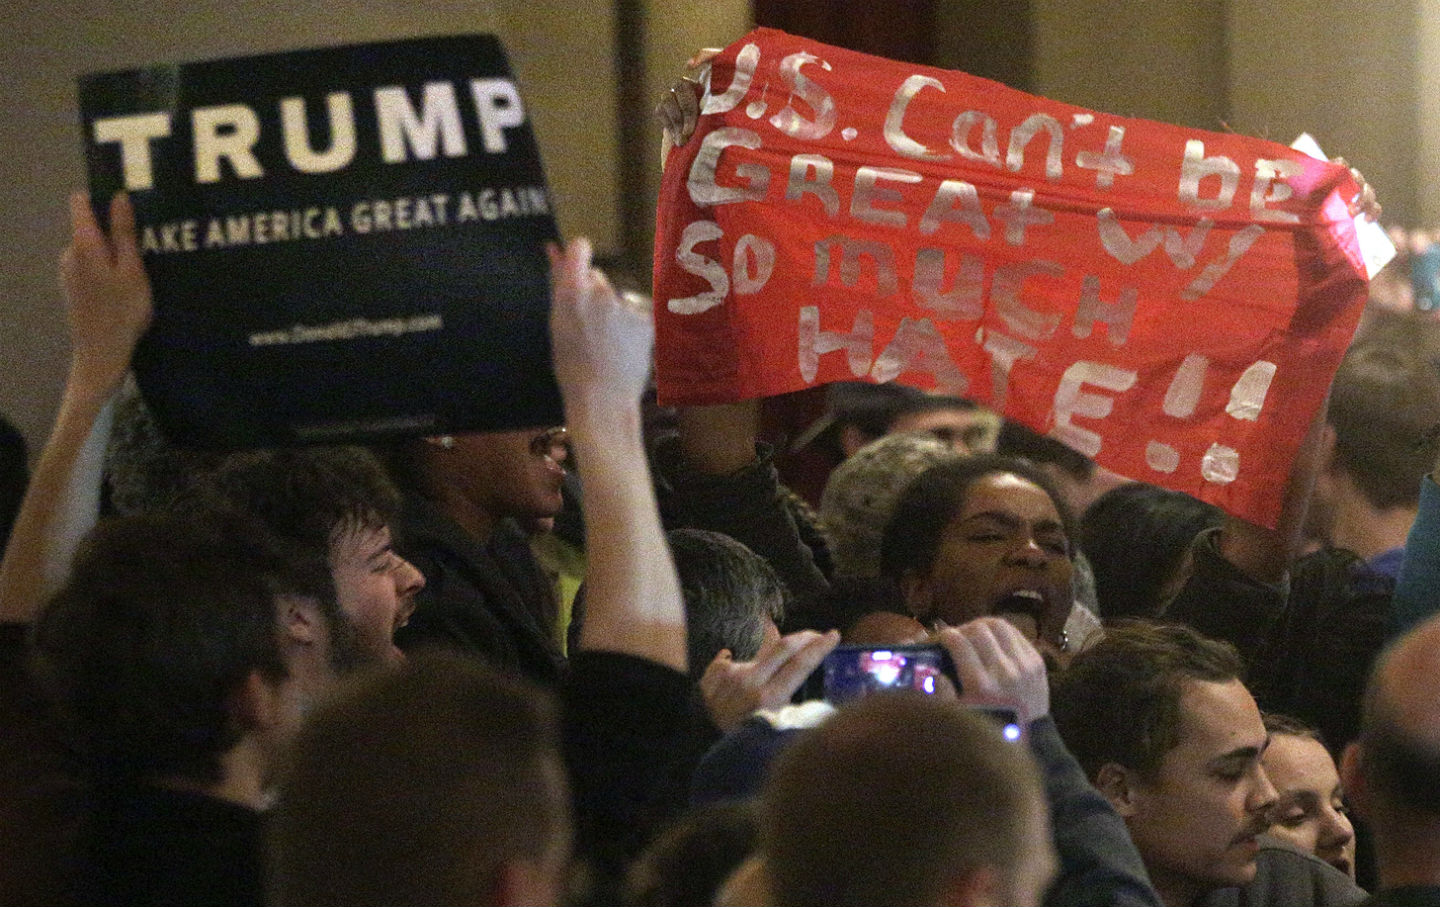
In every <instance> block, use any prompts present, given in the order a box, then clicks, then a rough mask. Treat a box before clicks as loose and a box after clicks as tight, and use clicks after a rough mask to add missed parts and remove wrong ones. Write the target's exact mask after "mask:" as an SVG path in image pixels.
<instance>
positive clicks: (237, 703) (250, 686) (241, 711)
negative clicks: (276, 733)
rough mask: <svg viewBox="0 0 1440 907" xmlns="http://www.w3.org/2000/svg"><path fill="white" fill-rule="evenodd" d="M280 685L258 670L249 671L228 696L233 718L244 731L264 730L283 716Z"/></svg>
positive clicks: (278, 721) (272, 725)
mask: <svg viewBox="0 0 1440 907" xmlns="http://www.w3.org/2000/svg"><path fill="white" fill-rule="evenodd" d="M281 698H282V694H281V692H280V685H279V684H278V683H275V682H273V681H270V680H267V679H266V678H265V676H264V675H263V674H261V673H260V672H259V671H251V672H250V673H248V674H246V675H245V679H244V680H242V681H241V682H240V685H239V686H238V687H236V689H235V692H234V693H233V694H232V695H231V697H230V710H231V714H232V716H233V717H234V720H235V721H236V722H237V723H238V724H239V726H240V727H241V728H242V729H244V730H245V731H264V730H267V729H269V728H272V727H274V726H275V725H276V724H278V723H280V721H281V720H282V718H283V712H284V710H283V707H282V705H281Z"/></svg>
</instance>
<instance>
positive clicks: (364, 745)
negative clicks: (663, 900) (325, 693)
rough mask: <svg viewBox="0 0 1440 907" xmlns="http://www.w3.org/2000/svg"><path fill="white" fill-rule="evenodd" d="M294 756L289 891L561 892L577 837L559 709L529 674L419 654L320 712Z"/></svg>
mask: <svg viewBox="0 0 1440 907" xmlns="http://www.w3.org/2000/svg"><path fill="white" fill-rule="evenodd" d="M421 716H431V718H430V720H420V719H421ZM438 716H443V720H437V717H438ZM291 764H292V768H291V771H290V773H289V775H288V777H287V780H286V793H285V796H284V797H282V798H281V800H280V802H279V804H278V806H277V807H276V810H275V813H274V815H273V817H272V828H271V830H272V841H273V844H274V847H273V853H274V854H275V864H274V867H273V870H274V871H273V877H274V879H275V886H274V888H273V890H272V892H271V895H272V901H273V902H274V903H277V904H282V905H283V904H555V903H560V901H561V899H562V895H563V894H564V891H563V889H562V887H561V883H562V882H563V880H564V878H565V871H564V870H565V868H566V866H567V864H568V861H569V858H570V847H571V843H570V815H569V807H568V802H567V792H566V783H565V767H564V763H563V761H562V759H561V750H560V728H559V722H558V720H557V714H556V710H555V708H554V703H553V702H552V701H551V700H550V699H549V697H547V696H546V695H544V694H543V693H541V692H540V691H539V690H538V689H534V688H532V687H531V686H530V685H529V684H527V683H524V682H522V681H520V680H519V679H518V678H512V677H507V676H504V675H502V674H500V673H499V672H497V671H495V670H494V669H492V668H490V667H488V666H486V665H484V664H482V663H480V662H478V661H475V660H474V659H468V658H464V657H462V656H459V655H453V654H450V655H445V654H440V653H434V654H428V655H421V656H418V657H416V658H415V659H412V660H411V662H410V663H409V664H408V665H407V666H406V667H405V668H404V669H403V670H402V671H399V672H387V673H383V674H374V675H370V676H368V677H364V678H361V680H360V681H359V682H358V683H356V684H355V685H354V686H353V687H352V688H351V689H349V690H347V691H345V692H344V693H343V694H342V695H340V696H337V697H336V698H335V700H334V701H333V702H331V703H329V704H327V705H326V706H325V707H324V708H322V709H321V710H320V711H318V712H317V713H316V714H315V715H314V716H313V717H312V718H311V720H309V721H308V722H307V724H306V727H305V729H304V731H302V733H301V734H300V736H299V737H298V739H297V740H296V745H295V749H294V753H293V757H292V759H291ZM382 829H383V831H384V840H377V838H376V833H377V831H379V830H382ZM358 854H364V855H365V858H364V859H356V855H358ZM457 855H463V859H455V858H454V857H455V856H457ZM337 865H340V866H343V867H344V871H341V872H337V871H334V867H335V866H337Z"/></svg>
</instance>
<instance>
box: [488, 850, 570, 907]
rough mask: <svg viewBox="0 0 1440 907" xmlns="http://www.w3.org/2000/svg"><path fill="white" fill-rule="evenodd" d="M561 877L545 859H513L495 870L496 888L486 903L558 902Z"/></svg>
mask: <svg viewBox="0 0 1440 907" xmlns="http://www.w3.org/2000/svg"><path fill="white" fill-rule="evenodd" d="M561 887H562V886H561V882H560V879H559V878H558V877H557V876H556V873H555V870H554V868H553V867H548V866H546V865H545V862H544V861H543V860H538V861H537V860H523V859H511V860H506V861H505V862H503V863H501V864H500V867H499V868H498V869H497V870H496V871H495V880H494V888H493V890H492V892H491V896H490V898H489V899H488V900H487V903H490V904H497V905H515V907H524V905H534V904H559V903H560V896H561V894H563V892H562V891H561Z"/></svg>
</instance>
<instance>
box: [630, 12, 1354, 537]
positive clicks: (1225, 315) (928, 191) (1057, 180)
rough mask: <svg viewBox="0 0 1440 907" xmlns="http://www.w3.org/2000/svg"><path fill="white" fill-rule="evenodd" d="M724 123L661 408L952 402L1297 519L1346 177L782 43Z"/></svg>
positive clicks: (675, 177)
mask: <svg viewBox="0 0 1440 907" xmlns="http://www.w3.org/2000/svg"><path fill="white" fill-rule="evenodd" d="M701 103H702V114H703V115H702V116H701V119H700V125H699V127H698V129H697V131H696V133H695V135H694V136H693V137H692V138H691V139H690V141H689V142H687V143H686V144H685V145H684V146H682V147H681V148H679V149H676V150H675V151H673V152H672V153H671V156H670V158H669V160H668V161H667V165H666V171H665V177H664V181H663V186H662V190H661V200H660V210H659V216H658V223H657V229H656V238H655V305H656V319H657V330H658V350H657V373H658V382H659V389H660V395H661V398H662V399H663V400H664V401H665V402H667V403H673V404H697V403H719V402H728V401H735V400H741V399H748V398H754V397H762V396H769V395H773V394H779V393H784V392H787V391H793V390H798V389H801V388H804V387H808V386H812V385H815V384H822V383H825V382H829V381H838V380H855V379H867V380H872V381H890V380H896V381H902V382H905V383H910V384H915V385H918V386H921V387H935V388H940V389H943V390H946V391H948V392H950V393H955V394H961V395H964V396H968V397H971V398H973V399H976V400H979V401H981V402H984V403H987V404H989V405H991V406H993V407H994V408H996V409H998V410H1000V411H1002V412H1003V413H1004V414H1005V415H1006V416H1008V417H1011V418H1015V419H1018V420H1020V421H1021V422H1024V423H1025V424H1027V425H1029V426H1031V427H1032V428H1035V429H1037V430H1039V431H1043V432H1046V433H1049V434H1051V435H1054V436H1055V437H1058V438H1060V439H1061V440H1063V441H1065V442H1066V443H1068V444H1070V445H1071V446H1072V447H1075V448H1076V449H1078V450H1081V451H1082V452H1084V453H1086V454H1089V455H1090V456H1092V457H1094V458H1095V459H1096V460H1097V461H1098V462H1099V463H1101V464H1102V465H1104V466H1106V467H1108V468H1110V469H1113V470H1115V471H1116V472H1119V473H1121V474H1123V475H1127V476H1131V477H1133V478H1137V479H1142V480H1145V481H1149V482H1154V483H1156V484H1159V485H1163V486H1165V487H1168V488H1174V489H1177V490H1179V491H1184V492H1187V493H1189V494H1192V495H1194V496H1196V497H1198V498H1201V499H1203V500H1206V501H1210V502H1212V503H1215V504H1218V505H1219V506H1222V507H1224V508H1225V509H1227V510H1229V511H1230V512H1232V513H1234V514H1236V515H1238V516H1241V517H1243V518H1246V519H1249V520H1251V521H1254V522H1258V523H1262V524H1266V525H1273V524H1274V522H1275V519H1276V517H1277V516H1278V514H1279V509H1280V502H1281V497H1282V493H1283V490H1284V488H1283V487H1284V484H1285V477H1286V476H1287V475H1288V473H1289V468H1290V463H1291V461H1292V460H1293V458H1294V455H1295V452H1296V450H1297V448H1298V446H1299V442H1300V439H1301V437H1302V436H1303V434H1304V432H1305V428H1306V426H1307V425H1308V422H1309V420H1310V418H1311V416H1312V415H1313V414H1314V412H1315V411H1316V409H1317V407H1318V406H1319V405H1320V403H1321V401H1322V400H1323V399H1324V395H1325V391H1326V388H1327V387H1328V385H1329V382H1330V378H1331V376H1332V375H1333V374H1334V371H1335V369H1336V367H1337V366H1338V364H1339V361H1340V357H1341V356H1342V354H1343V353H1344V350H1345V347H1346V346H1347V344H1348V343H1349V341H1350V337H1351V336H1352V334H1353V333H1354V329H1355V325H1356V322H1357V320H1358V318H1359V316H1360V312H1361V309H1362V308H1363V302H1364V299H1365V294H1366V282H1365V278H1364V277H1363V276H1362V275H1363V273H1364V269H1363V264H1362V263H1361V258H1360V253H1359V250H1358V247H1357V244H1356V240H1355V230H1354V223H1353V221H1352V220H1351V219H1350V217H1349V216H1348V213H1347V211H1346V201H1347V200H1348V199H1350V198H1351V197H1353V196H1354V194H1355V192H1356V191H1357V187H1356V186H1355V183H1354V181H1353V180H1352V179H1351V178H1350V176H1349V173H1348V172H1347V171H1346V170H1345V168H1343V167H1338V166H1335V165H1332V164H1329V163H1326V162H1324V161H1319V160H1315V159H1313V158H1309V157H1306V156H1304V155H1302V154H1300V153H1298V152H1294V151H1291V150H1290V149H1288V148H1285V147H1284V146H1281V145H1277V144H1274V143H1272V142H1265V141H1261V140H1258V139H1251V138H1246V137H1243V136H1236V135H1225V134H1220V133H1212V132H1201V131H1196V130H1189V129H1182V128H1179V127H1176V126H1170V125H1166V124H1162V123H1153V122H1149V121H1145V120H1136V119H1127V118H1124V117H1117V116H1111V115H1109V114H1104V113H1098V112H1095V111H1089V110H1085V109H1082V108H1079V107H1073V106H1070V105H1067V104H1061V103H1058V102H1055V101H1050V100H1047V99H1044V98H1039V97H1035V96H1033V95H1027V94H1024V93H1023V92H1019V91H1014V90H1012V89H1009V88H1006V87H1005V86H1003V85H1000V84H998V83H995V82H990V81H987V80H984V79H978V78H975V77H972V76H968V75H965V74H963V73H958V72H949V71H945V70H939V69H932V68H928V67H919V66H913V65H910V64H904V63H897V62H893V61H890V60H883V59H879V58H877V57H872V56H868V55H865V54H860V53H855V52H853V51H847V50H843V49H840V48H836V47H830V46H827V45H824V44H819V43H817V42H814V41H809V40H806V39H802V38H797V37H794V36H791V35H788V34H785V33H783V32H778V31H774V30H771V29H757V30H756V31H754V32H751V33H750V34H749V35H747V36H745V37H744V38H743V39H741V40H740V41H739V42H737V43H736V44H734V45H732V46H731V47H729V48H727V49H726V50H725V52H724V53H722V54H721V55H720V56H719V57H718V58H717V59H716V60H715V62H714V64H713V65H712V67H711V71H710V76H709V79H708V81H707V85H706V90H705V94H704V97H703V98H702V101H701Z"/></svg>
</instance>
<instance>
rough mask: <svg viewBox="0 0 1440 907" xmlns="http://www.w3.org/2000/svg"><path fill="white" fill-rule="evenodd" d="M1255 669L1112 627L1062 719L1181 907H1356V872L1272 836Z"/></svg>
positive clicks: (1182, 639) (1178, 639)
mask: <svg viewBox="0 0 1440 907" xmlns="http://www.w3.org/2000/svg"><path fill="white" fill-rule="evenodd" d="M1242 668H1243V666H1242V664H1241V661H1240V657H1239V655H1238V654H1237V653H1236V651H1235V650H1234V648H1233V647H1231V646H1230V645H1229V644H1227V643H1222V642H1218V641H1215V640H1211V639H1206V638H1205V637H1203V636H1201V635H1200V634H1198V633H1196V632H1195V631H1193V630H1190V629H1189V628H1187V627H1181V626H1164V625H1154V624H1133V625H1127V626H1122V627H1118V628H1112V629H1108V630H1107V631H1106V632H1105V635H1104V636H1102V637H1101V639H1100V641H1099V642H1098V643H1096V644H1095V645H1093V646H1091V647H1089V648H1087V649H1085V650H1083V651H1081V652H1080V653H1079V654H1078V655H1076V656H1075V659H1074V661H1073V662H1072V663H1071V665H1070V666H1069V668H1068V669H1067V670H1066V671H1065V672H1064V673H1063V674H1061V675H1060V676H1059V678H1058V679H1057V683H1056V685H1055V694H1054V702H1053V711H1054V715H1055V720H1056V723H1057V724H1058V725H1059V728H1060V734H1061V736H1062V737H1063V738H1064V740H1065V743H1066V746H1068V747H1069V748H1070V750H1071V752H1073V753H1074V754H1075V757H1076V758H1077V759H1079V760H1080V764H1081V765H1083V766H1084V768H1085V771H1086V773H1087V774H1088V775H1089V776H1090V779H1091V781H1092V782H1093V783H1094V784H1095V786H1096V787H1097V788H1098V789H1099V790H1100V791H1101V793H1103V794H1104V795H1105V796H1106V797H1107V798H1108V799H1109V800H1110V802H1111V804H1112V805H1113V806H1114V807H1115V810H1116V811H1117V812H1119V813H1120V815H1121V816H1122V817H1124V819H1125V823H1126V825H1127V826H1128V827H1129V829H1130V836H1131V838H1132V840H1133V841H1134V842H1135V846H1136V847H1137V848H1138V849H1139V851H1140V855H1141V857H1142V858H1143V859H1144V861H1145V868H1146V870H1147V871H1148V872H1149V874H1150V879H1151V881H1152V882H1153V883H1154V885H1155V888H1156V890H1157V891H1158V892H1159V893H1160V897H1161V899H1162V900H1163V901H1164V903H1165V904H1166V905H1167V907H1192V905H1200V904H1203V905H1219V904H1231V903H1243V904H1250V905H1259V904H1321V903H1323V904H1344V903H1354V902H1355V901H1357V900H1359V898H1360V897H1362V896H1363V892H1361V891H1360V890H1359V889H1358V888H1355V886H1354V884H1353V883H1352V882H1350V880H1349V879H1348V878H1347V877H1346V876H1345V875H1344V874H1343V873H1340V872H1339V871H1337V870H1335V869H1334V868H1333V867H1331V866H1329V865H1328V864H1326V863H1324V862H1323V861H1321V860H1319V859H1318V858H1316V857H1314V856H1313V855H1308V854H1301V853H1300V852H1299V851H1297V850H1292V849H1288V848H1286V847H1283V846H1282V845H1281V844H1280V843H1279V842H1272V841H1271V840H1270V839H1266V838H1262V837H1261V836H1262V834H1263V833H1264V832H1265V831H1266V829H1268V828H1269V826H1270V810H1271V808H1272V807H1273V806H1274V804H1275V800H1276V794H1275V789H1274V787H1272V786H1271V784H1270V780H1269V778H1268V777H1267V776H1266V774H1265V770H1264V768H1263V766H1262V765H1261V762H1260V758H1261V755H1262V754H1263V753H1264V751H1265V747H1266V745H1267V743H1268V740H1269V736H1268V734H1267V733H1266V731H1265V726H1264V724H1263V723H1262V720H1261V717H1260V710H1259V709H1258V708H1257V707H1256V705H1255V700H1254V698H1253V697H1252V696H1251V695H1250V693H1249V691H1248V690H1246V688H1245V685H1244V684H1243V683H1242V682H1241V680H1240V676H1241V671H1242ZM1237 899H1238V900H1237Z"/></svg>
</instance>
